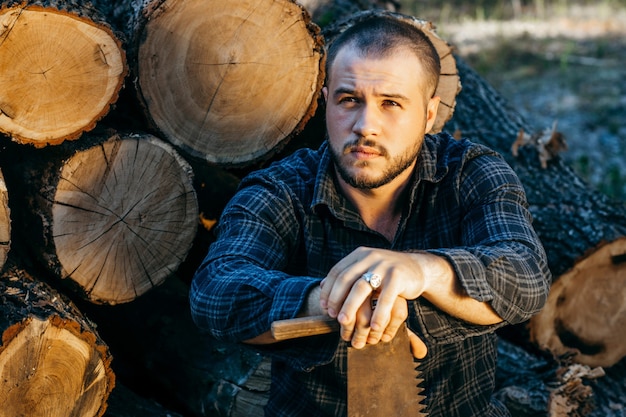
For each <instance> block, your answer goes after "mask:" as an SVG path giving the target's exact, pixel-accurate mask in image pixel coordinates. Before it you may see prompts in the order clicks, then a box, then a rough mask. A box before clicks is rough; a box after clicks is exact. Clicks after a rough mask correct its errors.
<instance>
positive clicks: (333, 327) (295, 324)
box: [272, 316, 339, 340]
mask: <svg viewBox="0 0 626 417" xmlns="http://www.w3.org/2000/svg"><path fill="white" fill-rule="evenodd" d="M338 330H339V323H337V319H333V318H331V317H329V316H310V317H298V318H295V319H287V320H277V321H275V322H273V323H272V336H273V337H274V339H276V340H288V339H296V338H298V337H306V336H315V335H319V334H327V333H332V332H336V331H338Z"/></svg>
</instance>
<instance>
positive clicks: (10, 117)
mask: <svg viewBox="0 0 626 417" xmlns="http://www.w3.org/2000/svg"><path fill="white" fill-rule="evenodd" d="M63 4H65V5H67V4H69V3H67V2H64V3H63ZM85 7H86V6H85ZM79 13H80V14H79ZM126 73H127V66H126V56H125V53H124V50H123V49H122V46H121V43H120V41H119V40H118V39H117V38H116V36H115V35H114V34H113V32H112V31H111V29H110V28H109V26H108V25H105V24H104V23H96V22H94V21H93V20H91V19H89V18H88V17H86V16H85V14H84V13H81V10H77V11H76V13H74V11H71V12H70V11H68V10H59V9H56V8H54V7H42V6H38V5H29V4H27V3H26V2H23V3H20V4H18V5H16V6H13V7H5V8H1V9H0V91H1V92H2V96H1V97H0V132H3V133H6V134H7V135H9V136H11V137H12V138H13V139H14V140H15V141H17V142H19V143H30V144H33V145H34V146H36V147H43V146H46V145H48V144H50V145H56V144H59V143H61V142H63V141H64V140H72V139H76V138H78V137H79V136H80V135H81V134H82V133H83V132H85V131H89V130H91V129H93V128H94V127H95V125H96V122H97V121H98V120H100V119H101V118H102V117H103V116H104V115H105V114H106V113H107V112H108V111H109V108H110V105H111V103H113V102H115V101H116V100H117V97H118V93H119V90H120V89H121V87H122V85H123V81H124V78H125V76H126Z"/></svg>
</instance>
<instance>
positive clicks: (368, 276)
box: [361, 272, 383, 290]
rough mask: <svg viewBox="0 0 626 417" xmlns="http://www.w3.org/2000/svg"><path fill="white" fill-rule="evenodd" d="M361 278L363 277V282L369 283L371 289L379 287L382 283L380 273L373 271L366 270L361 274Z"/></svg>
mask: <svg viewBox="0 0 626 417" xmlns="http://www.w3.org/2000/svg"><path fill="white" fill-rule="evenodd" d="M361 278H363V279H364V280H365V282H367V283H368V284H370V285H371V286H372V289H374V290H375V289H376V288H378V287H380V284H382V283H383V278H382V277H381V276H380V275H378V274H375V273H374V272H366V273H364V274H363V275H361Z"/></svg>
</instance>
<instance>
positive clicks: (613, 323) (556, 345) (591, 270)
mask: <svg viewBox="0 0 626 417" xmlns="http://www.w3.org/2000/svg"><path fill="white" fill-rule="evenodd" d="M530 331H531V333H530V336H531V339H532V340H533V341H534V342H535V343H537V344H538V346H539V347H541V348H544V349H547V350H549V351H550V352H552V353H553V354H554V355H556V356H561V355H566V354H573V359H574V360H575V361H576V362H579V363H582V364H585V365H588V366H592V367H594V366H603V367H609V366H612V365H614V364H616V363H617V362H618V361H619V360H620V359H622V358H623V357H625V356H626V338H625V337H624V335H626V238H622V239H618V240H615V241H613V242H611V243H606V244H604V245H602V246H600V247H599V248H598V249H597V250H595V251H594V252H593V253H591V254H590V255H587V256H586V257H585V258H584V259H582V260H580V261H578V262H577V263H576V265H574V267H573V268H572V269H571V270H569V271H568V272H566V273H565V274H563V275H561V276H560V277H559V278H558V279H557V280H556V282H555V283H554V284H553V285H552V287H551V290H550V295H549V297H548V301H547V303H546V305H545V307H544V309H543V310H542V311H541V312H540V313H539V314H538V315H536V316H534V317H533V318H532V319H531V321H530Z"/></svg>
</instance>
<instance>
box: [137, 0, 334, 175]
mask: <svg viewBox="0 0 626 417" xmlns="http://www.w3.org/2000/svg"><path fill="white" fill-rule="evenodd" d="M156 3H159V2H156ZM156 3H155V2H154V1H153V2H152V3H151V4H149V5H148V6H147V7H146V8H145V10H146V12H145V13H149V16H148V19H147V22H146V23H145V26H144V28H143V31H142V33H140V34H139V35H138V36H139V39H141V43H140V44H139V45H138V58H137V59H138V63H137V66H138V69H137V72H138V80H137V85H138V90H139V92H140V96H141V98H142V100H143V101H144V105H145V107H146V111H147V113H148V116H149V118H150V119H151V121H152V122H153V123H154V125H155V126H156V127H157V128H158V129H159V131H160V132H161V133H162V134H163V136H164V138H166V139H167V140H168V141H170V142H172V143H173V144H175V145H176V146H177V147H179V148H180V149H182V150H183V151H184V152H186V153H188V154H190V155H191V156H193V157H196V158H200V159H202V160H206V161H208V162H210V163H215V164H219V165H224V166H246V165H250V164H251V163H253V162H256V161H259V160H263V159H265V158H268V157H270V156H272V155H273V154H275V153H276V152H278V151H279V150H280V149H281V147H282V146H283V145H284V144H285V142H287V140H288V139H289V138H290V137H292V136H293V135H294V134H295V133H298V132H299V131H300V130H301V129H302V128H303V127H304V125H305V124H306V122H307V121H308V120H309V119H310V118H311V117H312V116H313V114H314V113H315V109H316V107H317V98H318V96H319V93H320V91H321V85H322V82H323V78H324V76H323V75H324V74H323V63H322V61H323V39H322V37H321V36H320V35H319V28H318V27H317V26H316V25H314V24H313V23H311V22H310V18H309V16H308V14H307V13H306V11H305V10H304V9H303V8H302V7H301V6H299V5H298V4H296V3H295V2H293V1H291V0H237V1H229V2H227V3H224V2H221V1H206V0H187V1H176V0H170V1H167V0H166V1H160V4H158V7H155V6H154V5H155V4H156Z"/></svg>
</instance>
